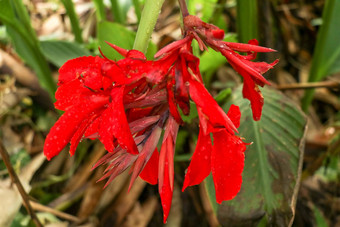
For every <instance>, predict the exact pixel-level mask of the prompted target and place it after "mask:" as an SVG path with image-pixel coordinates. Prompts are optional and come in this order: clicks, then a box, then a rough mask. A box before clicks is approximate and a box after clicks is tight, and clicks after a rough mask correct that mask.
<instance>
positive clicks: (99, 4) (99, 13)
mask: <svg viewBox="0 0 340 227" xmlns="http://www.w3.org/2000/svg"><path fill="white" fill-rule="evenodd" d="M93 3H94V6H95V8H96V17H97V21H98V22H100V21H103V20H105V19H106V14H105V5H104V1H103V0H93Z"/></svg>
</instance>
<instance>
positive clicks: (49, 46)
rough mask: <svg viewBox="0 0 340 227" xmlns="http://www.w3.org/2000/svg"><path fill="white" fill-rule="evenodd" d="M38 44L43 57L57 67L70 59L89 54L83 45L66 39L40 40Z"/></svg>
mask: <svg viewBox="0 0 340 227" xmlns="http://www.w3.org/2000/svg"><path fill="white" fill-rule="evenodd" d="M40 45H41V48H42V51H43V54H44V55H45V57H46V58H47V59H48V60H49V61H50V62H52V63H53V64H54V65H55V66H57V67H61V66H62V65H63V64H64V63H65V62H66V61H68V60H70V59H73V58H77V57H81V56H89V55H91V53H90V52H89V51H88V50H87V49H86V48H84V47H83V46H81V45H79V44H77V43H72V42H67V41H58V40H50V41H41V42H40Z"/></svg>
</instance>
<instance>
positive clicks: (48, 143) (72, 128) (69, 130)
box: [44, 95, 108, 160]
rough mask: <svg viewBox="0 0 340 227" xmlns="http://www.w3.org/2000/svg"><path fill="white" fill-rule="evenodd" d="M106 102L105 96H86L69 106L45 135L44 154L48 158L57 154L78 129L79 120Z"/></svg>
mask: <svg viewBox="0 0 340 227" xmlns="http://www.w3.org/2000/svg"><path fill="white" fill-rule="evenodd" d="M107 102H108V97H106V96H99V95H97V96H91V97H87V98H86V99H84V100H83V102H82V103H80V104H79V105H77V106H72V107H71V108H69V109H68V110H67V111H66V112H65V113H64V114H63V115H62V116H61V117H60V118H59V119H58V121H57V122H56V123H55V124H54V126H53V127H52V128H51V130H50V132H49V134H48V135H47V137H46V140H45V145H44V154H45V156H46V157H47V159H48V160H50V159H51V158H52V157H54V156H56V155H58V154H59V152H60V151H61V150H62V149H63V148H64V147H65V146H66V145H67V144H68V142H70V140H71V138H72V136H73V134H74V133H75V132H76V131H77V130H78V129H79V127H80V125H81V122H83V121H86V120H90V118H89V116H90V114H91V113H92V112H98V111H101V110H100V109H101V108H103V106H104V105H105V104H106V103H107Z"/></svg>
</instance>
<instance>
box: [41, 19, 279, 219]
mask: <svg viewBox="0 0 340 227" xmlns="http://www.w3.org/2000/svg"><path fill="white" fill-rule="evenodd" d="M188 18H189V19H188ZM190 18H191V19H190ZM185 29H186V32H185V37H184V39H182V40H180V41H177V42H174V43H172V44H170V45H168V46H166V47H165V48H163V49H162V50H160V51H159V52H158V53H157V54H156V55H155V57H156V59H157V60H155V61H148V60H147V59H146V57H145V56H144V54H143V53H141V52H139V51H137V50H130V51H128V50H124V49H122V48H120V47H117V46H115V45H113V44H109V45H110V46H111V47H112V48H114V49H115V50H116V51H118V52H119V53H120V54H121V55H122V56H124V57H125V58H124V59H122V60H119V61H112V60H109V59H107V58H106V57H105V56H104V59H103V58H100V57H81V58H77V59H73V60H70V61H68V62H66V63H65V64H64V65H63V66H62V67H61V68H60V70H59V73H60V75H59V83H58V85H59V88H58V90H57V92H56V99H57V101H56V103H55V107H56V108H58V109H60V110H63V111H65V113H64V114H63V115H62V116H61V117H60V119H59V120H58V121H57V122H56V123H55V125H54V126H53V127H52V129H51V131H50V133H49V134H48V135H47V138H46V141H45V146H44V154H45V155H46V157H47V159H51V158H52V157H54V156H55V155H58V154H59V152H60V151H61V150H62V149H63V148H64V147H65V146H66V145H67V144H68V143H71V146H70V154H71V155H73V154H74V152H75V150H76V147H77V145H78V143H79V142H80V141H81V140H82V139H83V138H90V139H99V140H100V141H101V142H102V143H103V144H104V146H105V148H106V149H107V151H108V153H107V154H106V155H105V156H103V157H102V158H101V159H100V160H99V161H98V162H97V163H96V164H95V166H94V167H93V168H96V167H98V166H99V165H107V168H106V169H105V171H104V175H103V177H102V178H100V179H99V180H104V179H107V183H106V185H108V184H109V183H110V182H111V181H112V180H113V179H114V178H115V177H116V176H118V175H119V174H121V173H122V172H123V171H125V170H126V169H128V168H130V167H131V171H130V173H131V181H130V187H129V189H130V188H131V186H132V185H133V182H134V181H135V179H136V178H137V177H138V176H140V177H141V178H142V179H144V180H145V181H147V182H149V183H150V184H157V183H158V189H159V193H160V196H161V202H162V207H163V211H164V222H165V221H166V219H167V216H168V214H169V211H170V207H171V201H172V193H173V187H174V162H173V160H174V152H175V144H176V137H177V132H178V127H179V125H182V124H183V121H182V118H181V115H180V111H179V109H181V111H182V113H183V114H184V115H188V114H189V113H190V103H189V100H190V99H191V100H192V101H194V102H195V104H196V106H197V109H198V113H199V119H200V132H199V137H198V142H197V146H196V149H195V152H194V154H193V158H192V161H191V163H190V166H189V168H188V171H187V174H186V176H185V182H184V187H183V190H184V189H185V188H186V187H187V186H191V185H195V184H199V183H200V182H201V181H202V180H203V179H204V178H205V177H207V176H208V175H209V173H210V172H212V175H213V179H214V183H215V189H216V199H217V202H219V203H221V202H222V201H223V200H228V199H232V198H233V197H234V196H235V195H236V194H237V192H238V191H239V190H240V187H241V182H242V177H241V174H242V170H243V165H244V151H245V149H246V144H245V143H244V142H243V141H242V140H241V138H239V137H238V136H236V135H235V132H237V127H238V126H239V124H240V116H241V113H240V111H239V109H238V107H237V106H231V108H230V110H229V112H228V114H226V113H225V112H224V111H223V110H222V108H221V107H219V106H218V104H217V102H216V101H215V100H214V99H213V97H212V96H211V95H210V94H209V92H208V91H207V90H206V88H205V87H204V84H203V80H202V77H201V74H200V71H199V59H198V58H197V57H195V56H194V55H193V54H192V49H191V43H192V40H193V39H196V40H197V41H198V42H199V44H200V46H201V47H202V48H206V47H205V45H209V46H211V47H212V48H213V49H215V50H217V51H220V52H221V53H222V54H223V55H224V56H225V57H226V58H227V59H228V61H229V63H230V64H231V65H232V66H233V67H234V68H235V69H236V71H238V72H239V73H240V74H241V75H242V76H243V77H244V81H245V86H244V88H243V94H244V96H245V97H246V98H248V99H250V101H251V105H252V110H253V113H254V119H259V118H260V116H261V109H262V104H263V98H262V96H261V93H260V91H259V90H258V88H257V85H260V86H263V85H264V84H268V82H267V81H266V80H265V79H264V78H263V77H262V75H261V74H262V73H264V72H265V71H267V70H268V69H269V68H271V67H272V66H273V65H274V64H275V62H274V63H272V64H267V63H263V62H261V63H255V62H251V61H250V60H252V59H254V58H255V55H256V52H268V51H272V50H271V49H267V48H263V47H258V46H257V43H256V45H253V44H254V41H251V44H234V43H226V42H223V41H222V38H223V36H224V32H223V31H222V30H220V29H218V28H217V27H215V26H213V25H209V24H206V23H204V22H202V21H200V20H199V19H198V18H195V17H191V16H188V17H187V18H185ZM235 51H241V52H247V53H248V55H247V56H242V55H239V54H237V53H236V52H235ZM162 132H164V133H162ZM210 135H212V137H213V141H211V136H210ZM160 139H162V145H161V147H160V149H158V148H157V145H158V142H159V140H160ZM158 150H159V152H158ZM106 185H105V186H106Z"/></svg>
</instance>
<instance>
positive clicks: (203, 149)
mask: <svg viewBox="0 0 340 227" xmlns="http://www.w3.org/2000/svg"><path fill="white" fill-rule="evenodd" d="M211 151H212V145H211V138H210V133H209V134H207V135H204V133H203V130H202V128H200V132H199V134H198V140H197V145H196V148H195V152H194V154H193V156H192V158H191V162H190V165H189V167H188V170H187V173H186V174H185V179H184V184H183V189H182V191H184V190H185V189H186V188H187V187H188V186H192V185H196V184H200V183H201V182H202V181H203V180H204V179H205V178H206V177H207V176H208V175H209V173H210V172H211V164H210V163H211Z"/></svg>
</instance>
